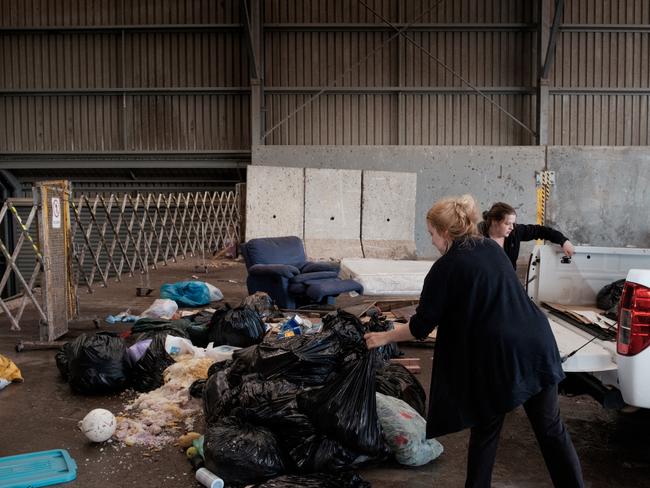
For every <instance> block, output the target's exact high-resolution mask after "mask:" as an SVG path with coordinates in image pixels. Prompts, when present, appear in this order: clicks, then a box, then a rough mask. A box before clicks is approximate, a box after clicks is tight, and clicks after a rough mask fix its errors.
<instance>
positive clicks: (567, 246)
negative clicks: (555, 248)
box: [562, 241, 576, 257]
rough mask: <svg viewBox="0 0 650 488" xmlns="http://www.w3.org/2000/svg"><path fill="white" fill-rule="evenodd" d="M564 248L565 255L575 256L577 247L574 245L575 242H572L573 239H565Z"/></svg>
mask: <svg viewBox="0 0 650 488" xmlns="http://www.w3.org/2000/svg"><path fill="white" fill-rule="evenodd" d="M562 250H563V251H564V254H565V256H569V257H571V256H573V255H574V254H575V252H576V249H575V247H573V244H571V241H564V244H562Z"/></svg>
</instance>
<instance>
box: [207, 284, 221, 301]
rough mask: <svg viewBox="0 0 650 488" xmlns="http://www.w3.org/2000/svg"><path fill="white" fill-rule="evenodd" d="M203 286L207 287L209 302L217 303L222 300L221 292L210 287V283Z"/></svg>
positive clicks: (212, 286) (214, 287)
mask: <svg viewBox="0 0 650 488" xmlns="http://www.w3.org/2000/svg"><path fill="white" fill-rule="evenodd" d="M205 284H206V286H207V287H208V291H209V292H210V301H211V302H218V301H219V300H223V293H221V290H220V289H219V288H217V287H216V286H214V285H211V284H210V283H205Z"/></svg>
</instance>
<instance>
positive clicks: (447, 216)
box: [427, 195, 479, 241]
mask: <svg viewBox="0 0 650 488" xmlns="http://www.w3.org/2000/svg"><path fill="white" fill-rule="evenodd" d="M427 220H428V221H429V223H430V224H431V226H432V227H434V228H435V229H436V230H437V231H438V232H439V233H441V234H444V233H447V235H448V236H449V238H450V239H451V240H454V241H455V240H459V239H461V240H463V239H467V238H470V237H476V236H478V235H479V233H478V228H477V227H476V224H477V223H478V221H479V212H478V209H477V207H476V202H475V201H474V198H473V197H472V196H471V195H462V196H460V197H447V198H443V199H442V200H439V201H438V202H436V203H435V204H434V205H433V207H431V209H430V210H429V212H427Z"/></svg>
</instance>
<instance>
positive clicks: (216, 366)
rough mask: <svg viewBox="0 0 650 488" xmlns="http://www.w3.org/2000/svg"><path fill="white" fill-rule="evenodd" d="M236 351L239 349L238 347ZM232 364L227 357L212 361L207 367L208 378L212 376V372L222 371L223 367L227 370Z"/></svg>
mask: <svg viewBox="0 0 650 488" xmlns="http://www.w3.org/2000/svg"><path fill="white" fill-rule="evenodd" d="M237 351H239V349H238V350H237ZM237 351H235V352H237ZM232 365H233V360H232V359H228V360H227V361H217V362H215V363H212V365H211V366H210V367H209V368H208V378H209V377H210V376H212V375H213V374H214V373H217V372H219V371H223V370H224V369H228V370H229V369H230V368H231V367H232Z"/></svg>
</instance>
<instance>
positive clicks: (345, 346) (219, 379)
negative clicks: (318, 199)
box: [190, 311, 425, 487]
mask: <svg viewBox="0 0 650 488" xmlns="http://www.w3.org/2000/svg"><path fill="white" fill-rule="evenodd" d="M387 327H388V323H381V321H380V320H378V319H373V320H372V321H371V323H370V326H369V327H368V326H366V325H364V324H362V323H361V322H360V321H359V319H357V317H355V316H354V315H351V314H348V313H346V312H343V311H338V312H333V313H330V314H329V315H327V316H326V317H325V318H324V319H323V327H322V329H321V331H320V332H318V333H316V334H309V335H298V336H295V337H290V338H285V339H281V340H278V339H273V338H271V337H268V338H267V339H265V340H264V341H263V342H261V343H259V344H256V345H253V346H250V347H247V348H245V349H242V350H238V351H236V352H235V353H234V355H233V359H232V360H229V361H225V362H219V363H215V364H213V365H212V366H211V368H210V370H209V376H208V379H207V380H199V381H197V382H195V383H194V384H193V385H192V387H191V389H190V391H191V393H192V394H193V395H194V396H200V397H202V398H203V404H204V411H205V420H206V433H205V439H204V446H203V447H204V456H205V465H206V467H207V468H208V469H209V470H210V471H212V472H213V473H215V474H217V475H218V476H219V477H221V478H223V480H224V481H225V483H226V485H227V486H238V485H242V486H243V485H249V484H254V483H262V484H260V485H257V486H260V487H275V486H277V487H291V486H314V487H316V486H324V487H327V486H339V487H363V486H369V485H368V484H367V483H366V482H364V481H363V480H362V479H361V478H359V477H358V476H356V475H353V474H351V473H346V470H348V469H350V468H353V467H356V466H360V465H362V464H367V463H372V462H377V461H381V460H384V459H386V458H387V457H389V456H390V450H389V448H388V446H387V444H386V443H385V441H384V438H383V434H382V429H381V425H380V423H379V419H378V416H377V408H376V400H375V394H376V392H377V391H379V392H381V393H385V394H388V395H392V396H396V397H399V398H402V399H403V400H405V401H406V402H408V403H409V404H411V406H412V407H413V408H415V409H416V410H417V411H419V412H420V413H421V414H423V413H424V406H425V393H424V390H423V389H422V387H421V386H420V384H419V383H418V381H417V380H416V379H415V377H413V375H412V374H411V373H410V372H409V371H408V370H406V369H405V368H404V367H402V366H400V365H389V364H388V359H389V358H390V356H391V354H392V353H393V352H394V351H392V350H391V349H390V348H381V349H375V350H368V349H367V348H366V345H365V341H364V339H363V336H364V334H365V333H366V332H367V331H368V330H371V329H373V330H382V328H383V330H386V328H387ZM308 473H321V474H318V475H316V476H306V474H308ZM322 473H328V474H327V475H323V474H322ZM336 473H343V474H338V475H337V474H336ZM305 476H306V477H305ZM278 477H280V478H278ZM266 480H269V481H266ZM292 480H297V481H295V484H292V483H294V481H292ZM328 480H329V481H328ZM301 483H302V484H301Z"/></svg>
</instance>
